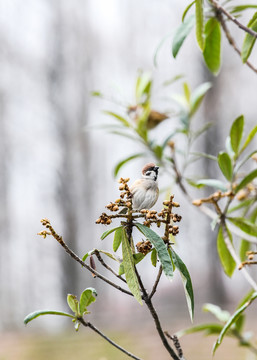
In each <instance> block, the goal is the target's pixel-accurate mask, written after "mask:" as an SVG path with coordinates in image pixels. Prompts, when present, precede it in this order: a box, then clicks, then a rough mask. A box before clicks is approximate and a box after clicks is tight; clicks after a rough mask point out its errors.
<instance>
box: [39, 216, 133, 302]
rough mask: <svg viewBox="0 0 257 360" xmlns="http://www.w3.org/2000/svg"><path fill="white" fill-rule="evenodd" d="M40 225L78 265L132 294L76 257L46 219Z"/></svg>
mask: <svg viewBox="0 0 257 360" xmlns="http://www.w3.org/2000/svg"><path fill="white" fill-rule="evenodd" d="M41 222H42V225H44V226H45V227H46V228H47V229H49V231H50V235H52V236H53V237H54V238H55V240H57V241H58V243H59V244H60V245H61V246H62V247H63V248H64V250H65V251H66V252H67V253H68V254H69V255H70V256H71V257H72V258H73V259H74V260H76V261H77V262H78V263H79V264H80V265H82V266H83V267H84V268H86V269H87V270H89V271H90V272H91V273H92V274H94V275H95V276H96V277H98V278H99V279H101V280H103V281H105V282H106V283H107V284H109V285H111V286H112V287H114V288H115V289H117V290H119V291H121V292H123V293H125V294H127V295H131V296H133V294H132V293H131V292H130V291H128V290H126V289H123V288H122V287H121V286H119V285H117V284H115V283H114V282H112V281H111V280H109V279H108V278H106V277H105V276H103V275H101V274H100V273H99V272H98V271H96V270H95V269H93V268H91V267H90V266H89V265H87V264H86V263H85V262H84V261H83V260H82V259H81V258H80V257H78V255H76V254H75V253H74V252H73V251H72V250H71V249H70V248H69V247H68V246H67V245H66V243H65V242H64V241H63V238H62V236H60V235H58V234H57V233H56V232H55V230H54V229H53V227H52V225H51V224H50V222H49V220H48V219H42V220H41ZM46 234H48V235H49V233H47V232H45V231H42V232H41V233H38V235H42V236H43V237H45V236H46Z"/></svg>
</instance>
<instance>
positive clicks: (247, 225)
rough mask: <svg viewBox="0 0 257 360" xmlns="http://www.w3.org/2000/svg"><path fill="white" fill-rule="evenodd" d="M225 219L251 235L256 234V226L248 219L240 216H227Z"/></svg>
mask: <svg viewBox="0 0 257 360" xmlns="http://www.w3.org/2000/svg"><path fill="white" fill-rule="evenodd" d="M227 219H228V220H229V221H230V222H232V223H233V224H234V225H236V226H237V227H239V228H240V229H241V230H242V231H243V232H245V233H247V234H249V235H251V236H257V226H256V225H254V224H253V223H251V222H250V221H249V220H247V219H244V218H240V217H227Z"/></svg>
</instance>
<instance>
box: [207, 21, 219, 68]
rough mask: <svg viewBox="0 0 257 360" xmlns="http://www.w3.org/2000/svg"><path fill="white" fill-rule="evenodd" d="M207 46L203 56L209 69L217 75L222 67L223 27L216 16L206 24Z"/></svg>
mask: <svg viewBox="0 0 257 360" xmlns="http://www.w3.org/2000/svg"><path fill="white" fill-rule="evenodd" d="M204 32H205V47H204V51H203V57H204V61H205V64H206V65H207V67H208V69H209V70H210V71H211V72H212V73H213V74H214V75H217V74H218V72H219V69H220V54H221V29H220V23H219V21H218V20H217V19H216V18H210V19H209V20H208V21H207V23H206V24H205V29H204Z"/></svg>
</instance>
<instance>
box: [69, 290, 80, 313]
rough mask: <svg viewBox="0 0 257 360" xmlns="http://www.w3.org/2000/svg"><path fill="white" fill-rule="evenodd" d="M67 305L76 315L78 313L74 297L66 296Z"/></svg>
mask: <svg viewBox="0 0 257 360" xmlns="http://www.w3.org/2000/svg"><path fill="white" fill-rule="evenodd" d="M67 304H68V305H69V307H70V309H71V310H72V311H73V312H74V313H75V314H77V313H78V311H79V302H78V299H77V297H76V296H75V295H72V294H68V295H67Z"/></svg>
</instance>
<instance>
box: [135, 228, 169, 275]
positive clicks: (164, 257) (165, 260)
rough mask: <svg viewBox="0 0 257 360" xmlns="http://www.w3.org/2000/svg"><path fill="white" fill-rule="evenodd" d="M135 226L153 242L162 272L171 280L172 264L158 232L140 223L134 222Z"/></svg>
mask: <svg viewBox="0 0 257 360" xmlns="http://www.w3.org/2000/svg"><path fill="white" fill-rule="evenodd" d="M135 226H136V227H137V228H138V230H139V231H140V232H141V233H142V234H144V236H145V237H146V238H147V239H148V240H149V241H150V242H151V243H152V244H153V246H154V247H155V249H156V251H157V254H158V258H159V260H160V262H161V265H162V268H163V272H164V274H165V275H166V276H167V278H168V279H169V280H172V278H173V266H172V262H171V259H170V256H169V253H168V250H167V247H166V245H165V243H164V241H163V239H162V238H161V237H160V236H159V235H158V234H156V233H155V232H154V231H153V230H152V229H149V228H148V227H147V226H145V225H142V224H140V223H135Z"/></svg>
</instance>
